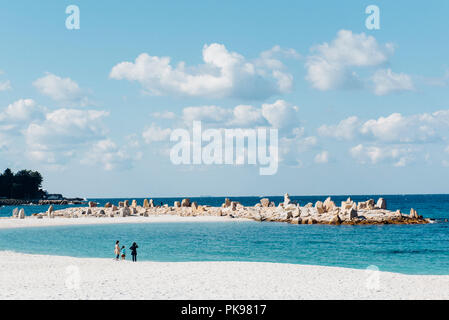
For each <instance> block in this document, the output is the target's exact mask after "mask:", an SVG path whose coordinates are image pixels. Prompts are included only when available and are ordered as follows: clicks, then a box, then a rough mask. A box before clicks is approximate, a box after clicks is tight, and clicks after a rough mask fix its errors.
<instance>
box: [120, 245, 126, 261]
mask: <svg viewBox="0 0 449 320" xmlns="http://www.w3.org/2000/svg"><path fill="white" fill-rule="evenodd" d="M121 253H122V260H125V259H126V249H125V246H122V250H121Z"/></svg>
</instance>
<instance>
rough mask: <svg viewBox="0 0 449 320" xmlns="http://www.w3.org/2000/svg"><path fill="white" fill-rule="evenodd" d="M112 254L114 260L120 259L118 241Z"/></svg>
mask: <svg viewBox="0 0 449 320" xmlns="http://www.w3.org/2000/svg"><path fill="white" fill-rule="evenodd" d="M114 253H115V260H118V259H119V258H120V245H119V241H118V240H117V241H116V242H115V248H114Z"/></svg>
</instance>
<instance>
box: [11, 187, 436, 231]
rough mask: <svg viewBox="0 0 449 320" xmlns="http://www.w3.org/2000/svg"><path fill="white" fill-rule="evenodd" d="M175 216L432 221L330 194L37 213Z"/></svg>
mask: <svg viewBox="0 0 449 320" xmlns="http://www.w3.org/2000/svg"><path fill="white" fill-rule="evenodd" d="M16 215H17V213H16ZM158 215H177V216H183V217H187V216H188V217H195V216H223V217H228V218H244V219H250V220H255V221H272V222H285V223H291V224H333V225H363V224H425V223H429V222H431V220H430V219H425V218H423V217H422V216H420V215H418V213H417V212H416V210H414V209H411V210H410V214H405V213H402V212H400V211H399V210H396V211H390V210H388V209H387V203H386V200H385V199H383V198H379V199H378V200H377V202H375V201H374V200H373V199H369V200H367V201H363V202H358V203H356V202H355V201H353V200H352V199H351V198H348V199H347V200H346V201H342V202H341V204H340V206H338V205H337V204H336V203H335V202H334V201H332V199H331V198H330V197H329V198H327V199H326V200H325V201H317V202H316V203H315V204H313V203H307V204H305V205H304V206H301V205H300V204H298V203H296V202H294V201H292V200H291V199H290V196H289V195H288V194H285V195H284V201H283V202H281V203H279V204H278V205H277V206H276V204H275V203H274V202H273V201H270V200H269V199H268V198H263V199H261V200H260V203H257V204H256V205H255V206H243V205H242V204H240V203H239V202H236V201H232V200H231V199H229V198H226V199H225V202H224V203H223V204H222V205H221V206H220V207H211V206H207V205H199V204H197V203H196V202H191V201H190V199H188V198H186V199H183V200H182V201H175V202H174V203H173V206H170V205H168V204H165V205H161V206H159V205H157V206H156V205H155V204H154V201H153V200H151V199H150V200H149V201H148V200H147V199H145V200H144V201H143V203H142V204H138V203H137V201H136V200H132V201H131V202H130V201H129V200H126V201H123V202H119V203H118V205H117V206H116V205H114V204H111V203H107V204H106V205H105V206H104V207H97V206H96V204H95V203H89V207H88V208H86V207H76V208H67V209H63V210H57V211H55V210H53V207H52V206H50V208H49V210H48V211H47V212H46V213H40V214H37V216H38V218H42V217H46V218H55V217H66V218H82V217H98V218H102V217H111V218H113V217H132V216H143V217H150V216H158Z"/></svg>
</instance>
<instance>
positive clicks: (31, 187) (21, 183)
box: [0, 168, 46, 200]
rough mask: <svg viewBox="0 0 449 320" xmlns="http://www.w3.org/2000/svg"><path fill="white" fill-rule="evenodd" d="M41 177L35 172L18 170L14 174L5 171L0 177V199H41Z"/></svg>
mask: <svg viewBox="0 0 449 320" xmlns="http://www.w3.org/2000/svg"><path fill="white" fill-rule="evenodd" d="M43 180H44V179H43V178H42V175H41V174H40V173H39V172H37V171H32V170H20V171H17V172H16V173H14V172H12V170H11V169H9V168H8V169H6V170H5V171H4V172H3V173H2V174H1V175H0V198H4V199H26V200H29V199H42V198H43V197H44V195H45V194H46V192H45V191H44V190H42V182H43Z"/></svg>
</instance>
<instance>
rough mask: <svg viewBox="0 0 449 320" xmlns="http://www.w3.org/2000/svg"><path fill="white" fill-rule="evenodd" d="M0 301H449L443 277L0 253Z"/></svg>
mask: <svg viewBox="0 0 449 320" xmlns="http://www.w3.org/2000/svg"><path fill="white" fill-rule="evenodd" d="M0 299H449V276H416V275H403V274H395V273H389V272H379V273H378V274H376V273H373V272H371V271H366V270H355V269H345V268H336V267H321V266H304V265H293V264H278V263H252V262H171V263H166V262H137V263H133V262H130V261H114V260H113V259H93V258H73V257H60V256H46V255H29V254H21V253H13V252H8V251H0Z"/></svg>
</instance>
